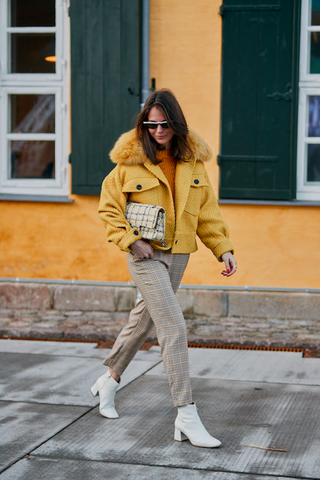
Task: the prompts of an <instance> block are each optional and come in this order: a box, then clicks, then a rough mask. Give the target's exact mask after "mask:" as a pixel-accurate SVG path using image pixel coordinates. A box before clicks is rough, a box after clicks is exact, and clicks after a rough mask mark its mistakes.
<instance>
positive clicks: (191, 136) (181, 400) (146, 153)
mask: <svg viewBox="0 0 320 480" xmlns="http://www.w3.org/2000/svg"><path fill="white" fill-rule="evenodd" d="M211 156H212V153H211V150H210V148H209V147H208V145H207V144H206V143H205V142H204V141H203V140H202V139H201V138H200V137H199V136H198V135H197V134H196V133H195V132H192V131H188V127H187V123H186V120H185V117H184V115H183V113H182V110H181V108H180V105H179V103H178V102H177V100H176V98H175V97H174V95H173V94H172V93H171V92H170V91H169V90H165V89H163V90H159V91H156V92H154V93H152V94H151V95H150V96H149V98H148V99H147V101H146V103H145V105H144V108H143V110H142V112H141V113H140V116H139V118H138V121H137V125H136V128H135V129H134V130H132V131H130V132H127V133H125V134H123V135H122V136H121V137H120V138H119V140H118V141H117V142H116V144H115V146H114V148H113V150H112V151H111V153H110V157H111V159H112V161H113V162H114V163H117V166H116V167H115V168H114V170H113V171H112V172H111V173H110V174H109V175H108V176H107V177H106V179H105V180H104V182H103V185H102V191H101V200H100V205H99V215H100V217H101V219H102V221H103V222H104V224H105V227H106V230H107V236H108V240H109V241H112V242H114V243H115V244H116V245H118V247H119V248H120V249H121V250H124V251H125V252H127V261H128V267H129V271H130V274H131V276H132V278H133V280H134V282H135V284H136V286H137V287H138V289H139V291H140V292H141V295H142V298H143V300H141V301H140V302H139V303H138V304H137V305H136V307H135V308H134V309H133V310H132V311H131V313H130V317H129V323H128V324H127V325H126V326H125V327H124V328H123V330H122V331H121V333H120V335H119V337H118V338H117V340H116V342H115V344H114V346H113V348H112V350H111V353H110V355H109V356H108V358H106V360H105V361H104V362H103V363H104V365H107V366H108V367H109V369H108V371H107V373H106V374H105V375H103V376H101V377H100V378H98V380H97V382H96V383H95V384H94V386H93V387H92V388H91V392H92V394H93V395H97V394H98V393H99V394H100V413H101V415H103V416H105V417H107V418H117V417H118V414H117V412H116V410H115V407H114V397H115V393H116V390H117V388H118V386H119V382H120V376H121V375H122V373H123V372H124V370H125V369H126V367H127V366H128V364H129V362H130V361H131V360H132V358H133V357H134V355H135V354H136V352H137V351H138V349H139V347H140V346H141V344H142V343H143V342H144V340H145V338H146V337H147V334H148V332H149V330H150V328H151V327H152V326H153V325H155V327H156V330H157V336H158V341H159V345H160V347H161V355H162V359H163V363H164V367H165V371H166V374H167V377H168V381H169V387H170V391H171V395H172V399H173V404H174V406H177V407H178V415H177V418H176V421H175V435H174V438H175V440H178V441H182V440H186V439H187V438H189V440H190V442H191V443H192V444H193V445H194V446H197V447H208V448H213V447H218V446H219V445H221V443H220V442H219V440H217V439H215V438H213V437H212V436H211V435H210V434H209V433H208V432H207V431H206V429H205V428H204V426H203V424H202V423H201V420H200V418H199V416H198V414H197V409H196V405H195V404H194V403H193V402H192V392H191V387H190V377H189V364H188V344H187V335H186V324H185V320H184V318H183V315H182V312H181V309H180V307H179V304H178V301H177V299H176V296H175V293H176V291H177V289H178V287H179V285H180V282H181V279H182V276H183V273H184V271H185V268H186V266H187V262H188V259H189V255H190V253H192V252H195V251H196V250H197V245H196V235H198V236H199V237H200V239H201V240H202V242H203V243H204V244H205V245H206V246H207V247H208V248H209V249H210V250H211V251H212V252H213V254H214V255H215V256H216V258H217V259H218V260H219V261H223V262H224V263H225V270H223V272H222V275H224V276H227V277H229V276H230V275H233V274H234V273H235V271H236V268H237V267H236V261H235V259H234V257H233V254H232V253H233V247H232V245H231V243H230V241H229V239H228V227H227V225H226V224H225V222H224V221H223V219H222V217H221V214H220V211H219V207H218V204H217V201H216V198H215V196H214V193H213V189H212V186H211V184H210V181H209V178H208V175H207V172H206V169H205V167H204V163H203V162H205V161H207V160H210V158H211ZM127 201H132V202H138V203H143V204H149V205H150V204H151V205H158V206H161V207H163V208H164V209H165V212H166V226H165V237H166V246H162V244H156V243H153V244H150V243H149V242H148V241H146V240H144V239H143V238H142V237H141V234H140V232H139V230H138V229H137V228H132V227H131V225H130V224H129V223H128V222H127V220H126V218H125V210H126V203H127Z"/></svg>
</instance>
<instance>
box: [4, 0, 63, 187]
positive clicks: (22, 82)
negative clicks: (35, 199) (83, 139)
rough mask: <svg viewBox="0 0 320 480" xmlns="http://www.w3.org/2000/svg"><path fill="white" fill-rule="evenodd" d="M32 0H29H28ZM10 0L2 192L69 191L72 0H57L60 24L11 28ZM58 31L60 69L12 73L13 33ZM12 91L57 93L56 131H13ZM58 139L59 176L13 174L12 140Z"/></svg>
mask: <svg viewBox="0 0 320 480" xmlns="http://www.w3.org/2000/svg"><path fill="white" fill-rule="evenodd" d="M25 1H28V0H25ZM8 6H9V0H0V67H1V69H0V195H1V194H6V195H10V194H12V195H32V196H34V195H41V196H43V195H45V196H67V195H69V153H70V18H69V15H68V7H69V2H68V0H56V26H55V27H34V28H29V27H28V28H20V27H19V28H9V27H8V24H9V21H7V19H8V18H9V13H8ZM43 32H49V33H55V34H56V73H54V74H17V73H14V74H11V73H10V72H9V71H8V65H9V60H10V56H9V55H10V42H9V39H10V35H9V34H10V33H43ZM10 94H33V95H36V94H39V95H41V94H54V95H55V133H54V134H31V133H29V134H12V133H9V121H10V119H9V105H8V98H9V95H10ZM20 138H21V140H23V139H24V140H36V139H38V140H54V141H55V178H54V179H24V178H21V179H20V178H10V148H9V145H10V143H9V142H10V140H16V139H20Z"/></svg>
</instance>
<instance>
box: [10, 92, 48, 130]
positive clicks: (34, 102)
mask: <svg viewBox="0 0 320 480" xmlns="http://www.w3.org/2000/svg"><path fill="white" fill-rule="evenodd" d="M10 106H11V129H10V132H11V133H55V98H54V95H10Z"/></svg>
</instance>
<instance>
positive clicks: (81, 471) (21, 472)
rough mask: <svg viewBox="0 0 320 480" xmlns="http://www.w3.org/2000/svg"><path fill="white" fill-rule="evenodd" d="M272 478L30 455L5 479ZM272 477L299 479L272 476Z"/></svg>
mask: <svg viewBox="0 0 320 480" xmlns="http://www.w3.org/2000/svg"><path fill="white" fill-rule="evenodd" d="M102 478H106V479H108V480H121V479H129V480H150V479H151V478H152V479H153V480H202V479H203V480H270V477H269V476H267V477H266V476H264V475H251V474H250V475H247V474H237V473H229V472H206V471H203V470H186V469H181V468H169V467H156V466H149V465H130V464H124V463H120V464H116V463H105V462H94V461H86V460H80V461H79V460H60V459H51V458H41V457H34V456H30V457H29V458H24V459H22V460H21V461H20V462H18V463H16V464H15V465H13V466H12V467H11V468H9V469H8V470H6V471H5V472H4V473H3V474H2V475H1V480H44V479H45V480H58V479H59V480H84V479H85V480H86V479H90V480H95V479H97V480H101V479H102ZM272 480H298V478H297V477H295V478H293V477H290V478H289V477H283V476H281V477H274V476H273V477H272Z"/></svg>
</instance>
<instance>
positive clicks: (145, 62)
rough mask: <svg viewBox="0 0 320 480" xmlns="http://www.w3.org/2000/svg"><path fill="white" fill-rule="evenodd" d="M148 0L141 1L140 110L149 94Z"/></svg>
mask: <svg viewBox="0 0 320 480" xmlns="http://www.w3.org/2000/svg"><path fill="white" fill-rule="evenodd" d="M149 43H150V0H142V69H141V104H140V107H141V110H142V109H143V106H144V104H145V101H146V100H147V98H148V96H149V94H150V84H149V82H150V80H149V75H150V74H149V53H150V52H149Z"/></svg>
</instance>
